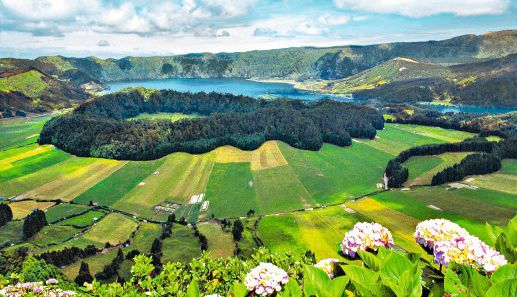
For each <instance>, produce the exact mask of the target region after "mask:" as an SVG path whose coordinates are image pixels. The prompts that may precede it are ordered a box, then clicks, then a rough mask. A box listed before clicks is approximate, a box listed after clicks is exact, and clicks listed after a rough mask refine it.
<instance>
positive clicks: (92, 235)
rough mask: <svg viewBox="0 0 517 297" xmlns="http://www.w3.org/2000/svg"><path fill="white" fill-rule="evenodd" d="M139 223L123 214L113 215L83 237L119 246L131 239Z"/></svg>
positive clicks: (108, 216) (105, 218)
mask: <svg viewBox="0 0 517 297" xmlns="http://www.w3.org/2000/svg"><path fill="white" fill-rule="evenodd" d="M136 228H137V223H136V222H135V221H134V220H132V219H130V218H128V217H126V216H123V215H121V214H118V213H111V214H109V215H107V216H106V217H104V219H102V220H101V221H100V222H98V223H97V224H95V225H94V226H93V227H92V228H91V229H90V230H89V231H88V232H86V233H85V234H84V235H83V237H84V238H85V239H88V240H92V241H96V242H99V243H106V242H109V243H110V244H111V245H119V244H121V243H123V242H125V241H126V240H128V239H129V237H130V235H131V233H132V232H133V231H135V229H136Z"/></svg>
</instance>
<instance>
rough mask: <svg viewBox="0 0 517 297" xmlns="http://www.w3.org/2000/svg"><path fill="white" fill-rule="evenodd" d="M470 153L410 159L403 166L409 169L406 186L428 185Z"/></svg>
mask: <svg viewBox="0 0 517 297" xmlns="http://www.w3.org/2000/svg"><path fill="white" fill-rule="evenodd" d="M468 155H470V153H445V154H441V155H437V156H417V157H411V158H409V160H408V161H406V162H404V164H403V166H404V167H406V168H408V169H409V178H408V181H407V182H406V185H407V186H415V185H430V184H431V181H432V179H433V176H434V175H435V174H437V173H438V172H440V171H442V170H444V169H445V168H447V167H450V166H453V165H454V164H457V163H459V162H461V160H463V159H464V158H465V157H466V156H468Z"/></svg>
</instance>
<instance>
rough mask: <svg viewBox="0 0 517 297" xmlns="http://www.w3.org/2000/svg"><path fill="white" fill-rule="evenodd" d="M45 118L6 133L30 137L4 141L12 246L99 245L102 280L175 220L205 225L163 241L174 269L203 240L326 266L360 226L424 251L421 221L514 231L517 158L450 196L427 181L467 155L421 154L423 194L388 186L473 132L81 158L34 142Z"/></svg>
mask: <svg viewBox="0 0 517 297" xmlns="http://www.w3.org/2000/svg"><path fill="white" fill-rule="evenodd" d="M45 119H46V118H41V119H39V120H31V121H27V123H24V124H21V123H19V122H14V123H8V124H6V123H5V122H4V123H3V125H8V126H9V129H8V130H6V131H9V133H12V134H13V135H21V136H20V137H18V138H17V139H18V140H17V142H9V143H7V142H6V143H0V145H2V146H3V148H2V150H1V151H0V196H1V197H2V199H4V200H6V203H8V204H9V206H10V207H11V209H12V210H13V214H14V218H15V220H14V221H13V222H10V223H8V224H7V225H5V226H3V227H0V244H2V245H3V246H6V249H8V250H9V249H10V250H14V249H15V248H17V247H20V246H25V247H28V248H29V251H30V253H33V254H39V253H42V252H46V251H52V250H60V249H63V248H65V247H72V246H76V247H80V248H84V247H86V246H88V245H93V246H95V247H96V248H98V249H101V250H102V252H101V253H98V254H96V255H95V256H91V257H88V258H86V259H84V261H85V262H87V263H88V264H89V265H90V271H91V272H92V273H96V272H100V271H102V269H103V267H104V266H105V265H106V264H108V263H110V262H111V261H112V260H113V259H114V258H115V257H116V254H117V249H121V250H122V251H123V252H124V253H128V252H130V251H131V250H134V249H136V250H139V251H140V252H144V253H149V252H150V251H151V248H152V244H153V241H154V239H155V238H159V237H160V236H162V235H163V233H162V232H163V228H164V227H163V224H164V223H165V221H166V220H167V217H168V216H169V215H170V214H174V215H175V217H176V220H177V221H179V220H181V218H184V219H185V224H187V223H197V227H196V228H197V229H193V228H194V227H193V226H188V225H182V224H174V226H173V227H172V232H171V233H172V235H170V236H169V237H166V238H165V239H163V240H162V246H161V252H162V254H163V255H162V261H163V262H164V263H165V262H166V261H179V262H183V263H186V262H188V261H189V260H190V259H191V258H192V257H197V256H199V255H200V254H201V249H200V239H199V234H201V235H203V236H205V237H206V240H207V243H208V251H209V252H210V253H211V254H212V255H213V256H215V257H227V256H231V255H233V254H234V252H235V251H239V253H242V254H247V253H248V254H249V253H251V251H252V249H253V248H254V247H258V246H259V245H265V246H266V247H268V248H270V249H272V250H273V251H278V252H284V251H288V250H291V251H293V252H304V251H305V250H307V249H309V250H311V251H313V252H314V253H315V255H316V257H317V258H318V259H322V258H325V257H330V256H333V257H335V255H336V251H337V249H338V244H339V243H340V241H341V239H342V237H343V234H344V232H345V231H346V230H348V229H350V228H351V227H352V226H353V225H354V224H355V223H356V222H360V221H376V222H379V223H381V224H383V225H384V226H386V227H388V228H389V229H390V230H392V232H393V235H394V237H395V241H396V242H397V244H398V245H399V246H400V247H402V248H404V249H406V250H408V251H415V252H421V249H419V248H418V246H417V245H416V244H415V243H414V240H413V231H414V227H415V226H416V224H417V222H419V221H421V220H425V219H430V218H441V217H443V218H447V219H449V220H452V221H454V222H457V223H458V224H460V225H462V226H463V227H465V228H466V229H467V230H468V231H469V232H471V233H473V234H475V235H476V236H478V237H480V238H481V239H486V238H487V234H486V233H485V227H484V224H485V222H490V223H492V224H496V225H504V224H506V223H507V222H508V220H509V219H510V218H511V217H512V216H514V215H515V214H516V212H517V207H515V205H516V201H517V193H516V192H515V190H514V187H512V186H511V183H512V182H513V181H515V179H516V175H517V170H516V168H517V166H516V162H515V161H514V160H505V161H504V162H503V168H502V170H501V171H499V172H497V173H494V174H489V175H485V176H473V177H469V179H468V181H467V180H466V181H464V182H463V184H465V185H469V186H470V187H471V188H460V189H450V188H448V187H447V186H439V187H429V186H425V185H427V184H429V181H430V178H431V177H432V175H433V173H435V172H437V171H439V170H441V169H443V168H444V167H446V166H450V165H452V164H454V163H457V162H459V160H461V159H462V158H463V157H464V156H465V155H466V153H465V154H463V153H462V154H443V155H438V156H430V157H416V158H412V159H410V160H409V161H407V162H406V163H405V164H404V166H406V167H408V168H409V172H410V178H409V181H408V183H407V186H408V187H409V186H411V188H407V189H403V190H390V191H384V190H383V187H382V182H383V180H382V174H383V172H384V169H385V167H386V164H387V162H388V161H389V160H390V159H392V158H393V157H395V156H396V155H397V154H398V153H400V152H401V151H403V150H404V149H407V148H410V147H412V146H416V145H422V144H430V143H444V142H457V141H461V140H464V139H466V138H469V137H472V136H473V134H470V133H466V132H459V131H452V130H446V129H441V128H435V127H423V126H415V125H398V124H386V127H385V129H384V130H381V131H378V134H377V137H376V139H374V140H363V139H361V140H354V142H353V144H352V145H351V146H350V147H346V148H342V147H338V146H335V145H330V144H325V145H324V146H323V147H322V149H321V150H319V151H305V150H299V149H295V148H293V147H291V146H289V145H287V144H285V143H283V142H279V141H268V142H266V143H264V144H263V145H262V146H261V147H260V148H258V149H257V150H254V151H243V150H240V149H236V148H234V147H230V146H224V147H219V148H217V149H215V150H213V151H212V152H209V153H206V154H201V155H191V154H186V153H174V154H170V155H168V156H166V157H164V158H161V159H158V160H152V161H114V160H105V159H96V158H79V157H76V156H72V155H69V154H66V153H64V152H62V151H60V150H58V149H56V148H55V147H53V146H39V145H37V144H34V143H30V142H28V140H27V139H26V137H27V136H30V135H27V134H30V133H33V134H37V133H38V127H40V126H41V122H40V121H44V120H45ZM27 125H28V126H29V127H30V128H28V127H26V126H27ZM1 133H7V132H5V131H2V132H1ZM23 135H27V136H24V137H22V136H23ZM31 135H32V134H31ZM464 205H469V208H465V207H464ZM36 208H38V209H41V210H43V211H44V212H45V215H46V218H47V221H48V222H49V223H50V225H49V226H47V227H45V228H44V229H43V230H42V231H41V232H40V233H38V234H37V235H36V236H35V237H33V238H31V239H30V240H28V241H25V242H24V243H22V242H23V238H22V237H21V229H22V219H23V218H24V217H26V216H27V215H28V214H29V213H30V212H31V211H32V210H34V209H36ZM239 217H240V218H241V219H242V221H243V223H244V226H245V228H244V231H243V235H242V236H243V238H242V239H241V240H240V241H238V242H235V241H234V238H233V236H232V234H231V233H230V228H229V227H228V226H226V227H225V226H223V225H222V221H221V220H223V219H229V220H230V222H232V221H233V220H234V219H236V218H239ZM12 244H13V245H14V246H10V245H12ZM131 265H132V260H130V259H129V260H124V261H123V262H122V264H121V265H120V268H119V274H120V275H129V268H130V267H131ZM79 266H80V261H79V262H75V263H72V264H70V265H66V266H65V267H63V268H62V270H63V272H64V273H65V275H67V276H69V277H71V278H73V277H75V275H77V272H78V270H79Z"/></svg>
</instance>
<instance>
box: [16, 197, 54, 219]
mask: <svg viewBox="0 0 517 297" xmlns="http://www.w3.org/2000/svg"><path fill="white" fill-rule="evenodd" d="M54 204H55V203H54V202H40V201H34V200H23V201H18V202H12V203H9V207H10V208H11V210H12V212H13V219H23V218H25V217H26V216H27V215H29V214H30V213H31V212H32V211H33V210H34V209H41V210H46V209H48V208H50V207H52V206H53V205H54Z"/></svg>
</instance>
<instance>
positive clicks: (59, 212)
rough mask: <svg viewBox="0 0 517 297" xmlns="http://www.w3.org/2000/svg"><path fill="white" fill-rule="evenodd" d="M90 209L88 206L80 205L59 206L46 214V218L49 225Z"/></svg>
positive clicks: (50, 209)
mask: <svg viewBox="0 0 517 297" xmlns="http://www.w3.org/2000/svg"><path fill="white" fill-rule="evenodd" d="M87 209H89V207H88V206H84V205H80V204H58V205H56V206H53V207H51V208H49V209H47V211H46V212H45V217H46V218H47V221H48V222H49V223H52V222H54V221H57V220H59V219H61V218H64V217H68V216H72V215H75V214H78V213H81V212H83V211H86V210H87Z"/></svg>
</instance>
